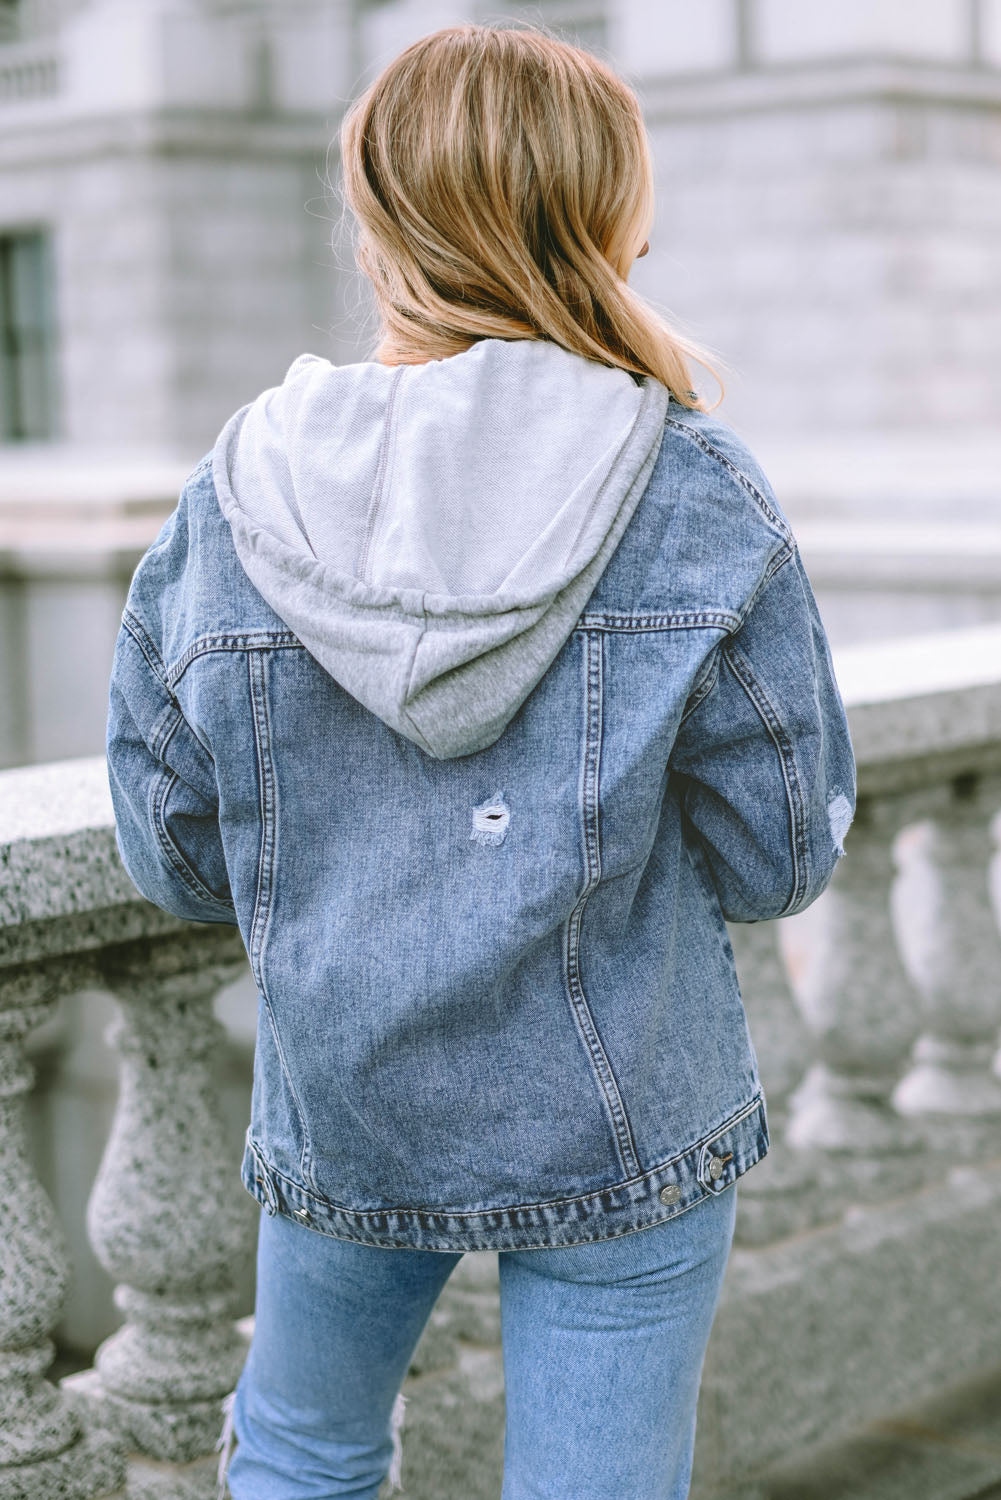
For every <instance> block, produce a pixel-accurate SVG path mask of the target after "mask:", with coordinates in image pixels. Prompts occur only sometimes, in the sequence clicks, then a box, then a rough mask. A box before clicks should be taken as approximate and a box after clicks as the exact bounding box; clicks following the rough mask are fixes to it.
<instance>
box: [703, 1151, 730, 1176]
mask: <svg viewBox="0 0 1001 1500" xmlns="http://www.w3.org/2000/svg"><path fill="white" fill-rule="evenodd" d="M732 1159H733V1152H732V1151H728V1152H727V1153H726V1155H725V1156H710V1158H709V1176H710V1177H711V1178H712V1180H713V1182H718V1181H719V1179H720V1178H721V1177H722V1176H723V1168H724V1167H725V1166H726V1164H727V1162H728V1161H732Z"/></svg>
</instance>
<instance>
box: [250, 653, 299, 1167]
mask: <svg viewBox="0 0 1001 1500" xmlns="http://www.w3.org/2000/svg"><path fill="white" fill-rule="evenodd" d="M247 670H248V674H249V678H250V704H251V716H252V719H253V724H254V745H255V750H256V754H257V772H258V789H259V800H258V809H259V813H260V819H261V839H260V848H259V851H258V861H257V890H256V892H255V896H254V913H253V917H252V919H251V924H250V939H249V942H248V944H247V955H248V957H249V959H250V963H251V967H252V968H253V970H254V977H255V978H256V980H257V984H258V988H259V989H260V992H261V997H262V999H263V1000H264V1004H265V1006H266V1008H267V1013H268V1020H269V1022H270V1025H271V1034H272V1037H273V1038H274V1044H275V1052H276V1053H277V1056H278V1063H279V1066H280V1068H281V1070H282V1075H283V1077H284V1080H285V1086H286V1088H287V1089H288V1093H289V1097H290V1099H291V1100H292V1103H293V1106H294V1108H295V1111H296V1114H297V1115H298V1117H299V1129H300V1132H301V1134H302V1152H301V1156H300V1160H299V1170H300V1171H301V1172H302V1175H303V1178H304V1180H305V1181H306V1182H308V1183H310V1184H311V1185H312V1186H313V1187H315V1185H316V1184H315V1183H314V1182H313V1175H312V1142H311V1140H310V1136H309V1130H308V1127H307V1125H306V1117H305V1114H304V1113H303V1108H302V1104H301V1102H300V1100H299V1095H298V1093H297V1091H296V1088H295V1085H294V1083H293V1081H292V1075H291V1073H290V1071H289V1066H288V1061H287V1059H286V1057H285V1051H284V1048H283V1047H282V1043H281V1037H280V1036H279V1033H278V1027H277V1025H276V1024H275V1016H274V1011H273V1009H272V1006H271V997H270V995H269V994H268V991H267V985H266V983H265V979H264V946H265V940H266V937H267V930H268V928H269V926H270V918H271V910H272V904H271V898H272V889H273V882H274V864H275V845H276V829H275V807H276V779H275V771H274V763H273V760H272V755H271V721H270V717H269V714H268V704H267V681H266V677H265V661H264V653H263V652H261V651H248V652H247Z"/></svg>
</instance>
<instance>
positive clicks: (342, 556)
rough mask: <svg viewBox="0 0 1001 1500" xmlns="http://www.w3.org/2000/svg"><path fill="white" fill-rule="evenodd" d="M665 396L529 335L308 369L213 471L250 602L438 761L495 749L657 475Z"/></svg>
mask: <svg viewBox="0 0 1001 1500" xmlns="http://www.w3.org/2000/svg"><path fill="white" fill-rule="evenodd" d="M668 399H669V398H668V393H667V390H666V388H665V387H664V386H663V385H661V384H660V383H659V382H658V381H655V380H652V379H649V378H646V377H644V378H643V380H642V382H641V383H637V381H635V380H634V379H633V378H632V376H630V375H629V374H627V373H626V372H625V371H623V370H616V369H611V368H609V367H607V366H605V365H601V364H598V363H597V362H596V361H593V360H589V359H584V358H582V357H581V356H580V355H577V354H570V353H568V352H567V351H566V350H565V349H562V348H560V347H559V345H557V344H553V343H548V342H542V341H540V340H535V339H518V340H511V341H508V340H504V339H482V340H481V341H480V342H478V343H476V344H474V345H472V347H471V348H470V349H468V350H466V351H464V352H463V353H461V354H456V355H453V356H451V357H450V358H449V359H442V360H433V361H431V362H430V363H428V364H423V365H398V366H395V367H394V366H386V365H380V364H377V363H374V362H372V363H363V364H352V365H342V366H335V365H332V364H330V363H329V361H327V360H325V359H321V358H319V357H318V356H317V355H314V354H303V355H301V356H300V357H299V358H298V359H297V360H296V361H295V362H294V363H293V364H292V366H291V367H290V369H289V371H288V374H287V375H286V377H285V380H284V382H283V384H282V385H280V386H275V387H274V388H273V389H271V390H268V391H265V392H264V393H263V394H262V395H261V396H259V397H258V398H257V400H256V401H252V402H251V403H250V404H249V405H247V406H245V407H243V408H242V409H241V410H240V411H238V412H237V413H236V414H235V415H234V416H233V417H232V418H231V419H230V421H229V422H227V424H226V426H225V427H224V428H223V430H222V432H221V433H220V434H219V437H218V439H217V441H216V444H215V449H214V452H213V456H212V461H213V478H214V481H215V488H216V494H217V496H218V499H219V505H220V507H221V509H222V512H223V515H224V516H225V517H226V519H227V521H228V522H229V525H230V528H231V530H232V533H233V543H234V546H235V548H236V552H237V555H238V557H239V559H240V562H241V564H242V565H243V567H244V569H245V571H246V573H247V575H248V576H249V578H250V580H251V582H252V583H253V584H254V586H255V588H256V589H257V590H258V592H259V593H260V594H262V595H263V597H264V598H265V599H266V600H267V602H268V604H270V606H271V607H272V609H273V610H274V611H275V613H276V614H277V615H279V617H280V618H281V619H283V620H284V621H285V622H286V624H287V625H288V626H289V628H290V629H291V630H292V631H294V633H295V634H296V635H297V636H298V637H299V639H300V640H301V641H302V643H303V645H304V646H305V647H306V648H307V650H308V651H309V652H310V653H311V654H312V655H313V656H314V657H315V658H316V660H317V661H318V662H319V663H320V665H321V666H322V667H323V668H325V670H326V671H327V672H329V673H330V675H331V676H332V677H334V678H335V679H336V680H337V681H338V682H339V683H340V684H341V686H342V687H344V688H345V689H346V690H347V691H348V692H349V693H351V694H352V696H353V697H355V698H356V699H357V700H358V701H359V702H360V703H362V704H364V705H365V707H366V708H368V709H370V710H371V711H372V712H373V713H375V714H378V716H379V718H381V719H383V720H384V721H385V723H387V724H388V725H390V727H391V728H393V729H395V730H397V731H398V732H399V733H400V734H403V735H406V737H407V738H408V739H410V740H413V742H414V743H415V744H417V745H419V746H420V747H421V749H423V750H425V751H426V752H427V753H428V754H430V755H433V756H436V757H439V758H447V757H450V756H456V755H469V754H470V753H472V752H473V751H476V750H483V749H485V748H486V747H487V746H488V745H492V744H493V742H494V741H495V740H496V739H497V738H498V737H499V735H500V734H501V733H502V732H503V730H504V728H505V727H506V725H507V724H508V722H509V721H510V719H511V718H512V717H513V715H514V714H515V713H516V712H517V710H518V708H519V707H520V706H521V704H522V703H523V702H524V700H525V699H526V698H527V697H528V694H529V693H530V692H531V690H532V688H533V687H534V686H535V684H536V683H537V682H538V681H539V679H540V677H542V675H543V673H544V672H545V671H546V669H547V667H548V666H549V665H550V663H551V662H552V661H553V659H554V658H555V656H556V655H557V653H558V652H559V650H560V648H561V646H562V645H563V644H564V642H565V641H566V639H567V637H568V636H569V634H570V632H571V631H572V630H573V628H574V625H575V624H576V622H577V620H578V618H579V616H580V614H581V612H582V611H583V609H584V606H585V604H586V603H587V600H588V597H589V596H590V594H591V592H592V591H593V589H594V587H595V584H596V583H597V581H598V579H599V577H600V576H601V573H602V572H603V570H604V568H605V566H606V564H607V563H608V561H609V560H610V558H611V556H612V553H613V552H614V550H615V548H616V546H617V545H618V542H619V539H620V538H621V536H622V533H623V531H624V530H625V528H626V525H627V524H628V522H629V519H630V517H631V516H632V514H633V511H634V510H635V508H636V504H637V502H638V501H639V499H640V497H641V495H642V494H643V491H644V489H645V488H646V483H647V480H648V479H649V477H650V473H651V471H652V469H653V465H654V462H655V460H656V457H657V452H658V449H659V447H660V440H661V436H662V434H663V430H664V418H665V415H666V411H667V404H668Z"/></svg>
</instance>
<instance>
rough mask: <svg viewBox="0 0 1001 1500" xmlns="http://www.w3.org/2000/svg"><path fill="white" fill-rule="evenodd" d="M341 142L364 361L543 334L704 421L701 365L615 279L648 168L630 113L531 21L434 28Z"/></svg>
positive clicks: (629, 249) (598, 77) (641, 219)
mask: <svg viewBox="0 0 1001 1500" xmlns="http://www.w3.org/2000/svg"><path fill="white" fill-rule="evenodd" d="M340 148H341V166H342V171H343V179H344V196H345V199H346V200H347V204H348V207H349V208H350V209H351V211H352V213H353V214H354V217H355V220H356V221H357V231H358V232H357V240H356V246H355V258H356V260H357V262H358V265H359V267H360V268H361V270H362V271H363V272H364V273H365V274H366V275H367V276H368V277H369V279H370V280H371V282H372V285H373V287H374V290H375V297H376V304H377V308H378V312H379V316H380V321H381V325H382V327H381V342H380V343H379V345H378V347H377V348H376V350H375V351H374V352H375V358H376V359H378V360H380V361H381V362H382V363H384V364H416V363H423V362H424V361H425V360H429V359H443V358H446V357H447V356H449V355H451V354H456V353H460V352H461V351H462V350H464V349H468V348H469V347H470V345H471V344H473V343H475V342H476V340H477V339H481V338H500V339H524V338H532V339H544V340H550V341H551V342H553V343H555V344H559V345H561V346H562V347H563V348H564V349H567V350H569V351H570V352H571V353H575V354H581V355H584V356H585V357H586V358H588V359H593V360H598V361H599V362H600V363H602V364H606V365H612V366H616V367H618V368H619V369H622V370H629V371H633V372H635V373H636V374H640V375H651V376H653V377H654V378H655V379H657V380H659V381H661V382H662V383H663V384H664V385H665V386H667V388H668V390H669V391H670V392H671V395H672V396H673V397H674V398H675V400H676V401H678V402H680V403H681V405H683V406H687V407H689V408H693V409H697V410H705V409H706V406H705V403H704V402H703V401H702V399H701V398H700V397H699V396H698V394H697V393H696V392H695V391H693V390H692V389H691V385H692V380H691V376H690V374H689V361H690V360H695V361H696V362H697V363H699V364H701V365H703V366H705V368H706V369H708V370H709V371H710V372H711V373H712V374H713V375H714V378H716V379H717V381H718V378H719V377H718V376H716V375H715V371H714V370H713V369H712V366H711V365H710V364H709V361H708V359H707V357H706V356H705V354H703V352H702V351H701V350H700V349H698V348H697V347H696V345H694V344H693V343H691V342H690V341H689V340H688V339H687V338H685V337H683V336H682V335H681V334H679V333H678V332H677V331H676V330H674V329H673V328H672V327H671V326H670V325H669V324H668V323H667V322H666V321H665V320H664V319H663V318H662V317H661V316H660V315H659V314H658V313H657V312H655V311H654V310H653V308H651V307H650V306H649V305H648V304H647V303H646V302H644V301H643V299H642V298H641V297H638V296H637V295H636V293H635V292H633V291H632V290H631V289H630V288H629V286H628V285H627V284H626V280H625V276H626V275H627V274H628V270H629V266H630V264H631V261H632V258H633V257H634V256H635V254H636V251H637V249H638V248H639V246H640V244H641V242H642V238H643V236H644V235H645V234H646V233H647V232H648V230H649V227H650V223H651V220H652V218H653V167H652V162H651V155H650V147H649V142H648V139H647V134H646V128H645V125H644V123H643V117H642V113H641V110H640V105H639V101H638V100H637V98H636V96H635V94H634V93H633V92H632V90H631V89H630V88H629V87H628V86H627V85H626V84H625V83H624V82H623V81H622V79H620V78H619V77H618V75H617V74H616V73H615V72H614V71H613V70H612V69H611V68H610V67H609V66H608V65H607V64H606V63H604V62H602V61H601V60H600V59H598V58H597V57H595V56H593V55H592V54H591V53H589V52H585V51H584V50H583V49H582V48H579V47H573V46H570V45H569V44H568V43H566V42H562V41H559V40H558V39H556V38H555V37H553V36H550V35H549V34H548V33H546V32H544V31H542V30H541V29H539V28H537V27H529V26H524V27H522V26H517V27H516V26H510V27H508V26H486V25H466V26H449V27H446V28H444V29H443V30H441V31H435V32H432V33H431V34H429V35H428V36H424V37H421V38H420V39H419V40H418V41H416V42H414V43H413V44H412V45H411V46H409V47H407V48H406V49H405V50H404V51H403V52H401V53H400V54H399V56H398V57H396V58H394V60H393V61H392V62H391V63H389V65H388V66H387V67H386V68H384V69H383V71H382V72H381V73H380V74H379V76H378V77H377V78H376V79H375V80H374V81H373V82H372V83H371V84H370V85H369V86H368V88H367V89H366V90H365V92H364V93H363V94H362V95H361V96H360V97H359V98H358V99H356V100H355V101H354V103H353V104H352V105H351V106H350V108H349V109H348V111H347V113H346V114H345V116H344V119H343V122H342V125H341V131H340Z"/></svg>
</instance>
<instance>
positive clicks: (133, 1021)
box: [68, 927, 256, 1463]
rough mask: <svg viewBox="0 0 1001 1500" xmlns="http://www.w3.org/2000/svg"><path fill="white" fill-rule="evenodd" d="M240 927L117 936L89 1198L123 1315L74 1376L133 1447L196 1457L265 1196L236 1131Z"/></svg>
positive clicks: (233, 1344) (229, 1385)
mask: <svg viewBox="0 0 1001 1500" xmlns="http://www.w3.org/2000/svg"><path fill="white" fill-rule="evenodd" d="M245 965H246V957H245V955H244V952H243V949H242V947H241V946H240V943H239V938H238V936H237V934H236V933H235V932H234V931H233V930H232V929H230V928H226V927H203V928H199V929H194V930H192V931H190V932H184V933H182V934H180V935H178V936H177V937H172V938H169V939H156V940H146V941H140V942H136V943H129V944H122V945H121V946H120V947H118V948H115V949H107V950H105V951H104V953H103V954H102V956H101V960H100V972H101V975H102V980H103V982H104V983H105V984H106V985H107V987H108V989H109V990H110V991H111V992H112V993H113V994H114V996H115V998H116V1000H117V1001H118V1004H119V1007H120V1011H121V1014H120V1018H119V1020H118V1021H117V1022H116V1023H115V1024H114V1025H113V1026H112V1028H111V1031H110V1037H109V1039H110V1040H111V1041H112V1043H113V1044H114V1045H115V1046H116V1047H117V1049H118V1051H119V1053H120V1056H121V1069H120V1087H119V1099H118V1107H117V1110H116V1114H115V1119H114V1123H113V1126H112V1130H111V1135H110V1138H109V1140H108V1144H107V1148H106V1150H105V1154H104V1158H103V1160H102V1163H101V1168H100V1171H99V1173H98V1177H97V1181H96V1183H95V1185H94V1190H93V1193H92V1194H91V1199H90V1205H89V1210H88V1230H89V1234H90V1238H91V1242H92V1244H93V1246H94V1250H95V1253H96V1254H97V1256H98V1258H99V1260H100V1261H101V1263H102V1265H103V1266H104V1267H105V1269H106V1270H107V1271H108V1272H109V1274H110V1275H111V1276H112V1277H113V1278H114V1279H115V1280H116V1282H118V1283H119V1284H118V1286H117V1288H116V1292H115V1301H116V1304H117V1306H118V1307H119V1308H120V1309H121V1311H122V1312H123V1313H124V1315H125V1324H124V1326H123V1327H122V1328H120V1329H119V1330H118V1332H117V1333H114V1334H112V1336H111V1337H110V1338H109V1339H106V1340H105V1342H104V1343H103V1344H102V1345H101V1347H100V1348H99V1349H98V1351H97V1355H96V1357H95V1362H94V1369H93V1370H92V1371H88V1372H87V1373H86V1374H85V1375H83V1376H80V1377H72V1378H71V1381H70V1382H68V1384H69V1385H70V1386H71V1387H72V1388H73V1390H74V1392H75V1394H76V1395H77V1397H78V1398H79V1399H84V1400H88V1401H90V1402H92V1403H94V1404H95V1405H96V1406H98V1408H99V1409H100V1410H101V1411H102V1412H104V1413H110V1414H111V1415H112V1417H113V1419H114V1421H115V1424H116V1426H117V1428H118V1430H119V1431H120V1432H121V1433H122V1434H123V1435H124V1436H125V1437H126V1439H127V1442H128V1445H129V1447H130V1448H132V1449H136V1450H138V1451H139V1452H140V1453H142V1454H145V1455H147V1456H148V1457H150V1458H153V1459H160V1460H167V1461H171V1462H173V1463H186V1462H188V1461H190V1460H193V1459H196V1458H198V1457H199V1456H201V1455H204V1454H207V1453H211V1452H212V1449H213V1447H214V1445H215V1444H216V1441H217V1439H218V1437H219V1433H220V1429H221V1425H222V1416H221V1412H220V1402H221V1401H222V1399H223V1398H224V1397H225V1396H226V1395H227V1394H228V1393H229V1392H230V1391H232V1389H233V1387H234V1385H235V1383H236V1379H237V1377H238V1375H239V1373H240V1369H241V1367H242V1364H243V1360H244V1358H245V1355H246V1342H245V1339H244V1338H243V1336H242V1335H241V1334H240V1332H239V1331H238V1329H237V1328H236V1326H235V1324H234V1323H233V1321H232V1318H233V1311H234V1307H233V1302H234V1286H235V1275H234V1272H235V1270H236V1269H237V1268H238V1267H239V1264H240V1262H241V1261H242V1260H243V1259H244V1258H245V1256H246V1255H247V1254H249V1253H252V1251H253V1244H254V1224H255V1221H256V1208H255V1205H254V1204H253V1202H252V1200H251V1199H250V1198H249V1196H248V1195H246V1194H245V1193H244V1191H243V1189H242V1187H241V1185H240V1182H239V1176H238V1172H239V1162H238V1161H235V1160H233V1159H232V1152H229V1151H227V1148H226V1145H225V1136H224V1127H223V1124H222V1121H221V1118H220V1113H219V1107H218V1082H217V1072H216V1067H215V1064H216V1063H217V1060H218V1058H219V1056H220V1054H221V1050H222V1048H223V1046H224V1045H225V1032H224V1030H223V1028H222V1027H221V1026H220V1024H219V1023H218V1021H217V1020H216V1019H215V1017H214V1015H213V1012H212V1000H213V996H214V994H215V992H216V991H217V990H218V989H219V988H220V987H221V986H222V985H223V984H224V983H228V982H230V981H231V980H232V979H233V978H235V977H236V976H237V975H238V974H239V973H240V972H241V971H242V969H243V968H244V967H245Z"/></svg>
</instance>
